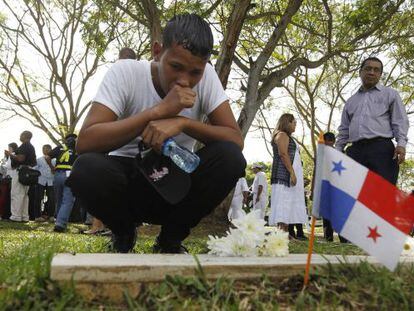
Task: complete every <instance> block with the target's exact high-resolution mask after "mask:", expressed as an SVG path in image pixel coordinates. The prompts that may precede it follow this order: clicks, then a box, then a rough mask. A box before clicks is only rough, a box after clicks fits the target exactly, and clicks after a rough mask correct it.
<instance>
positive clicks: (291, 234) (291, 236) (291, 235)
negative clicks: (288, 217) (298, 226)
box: [288, 224, 296, 239]
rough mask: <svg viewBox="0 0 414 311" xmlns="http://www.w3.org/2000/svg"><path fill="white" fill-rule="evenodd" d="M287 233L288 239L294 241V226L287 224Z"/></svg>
mask: <svg viewBox="0 0 414 311" xmlns="http://www.w3.org/2000/svg"><path fill="white" fill-rule="evenodd" d="M288 232H289V238H292V239H296V233H295V225H294V224H289V225H288Z"/></svg>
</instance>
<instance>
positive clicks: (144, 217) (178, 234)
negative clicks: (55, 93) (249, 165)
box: [67, 142, 246, 243]
mask: <svg viewBox="0 0 414 311" xmlns="http://www.w3.org/2000/svg"><path fill="white" fill-rule="evenodd" d="M197 154H198V156H199V157H200V165H199V166H198V168H197V169H196V170H195V171H194V172H193V173H192V174H191V188H190V191H189V193H188V195H187V196H186V197H185V198H184V199H183V200H182V201H181V202H179V203H177V204H175V205H171V204H170V203H168V202H166V201H165V200H164V199H163V198H162V197H161V196H160V195H159V194H158V193H157V192H156V190H155V189H154V188H153V187H152V186H151V185H150V184H149V183H148V182H147V180H146V179H145V178H144V177H143V176H142V175H141V174H139V173H137V172H136V169H135V167H134V161H135V160H134V159H132V158H125V157H114V156H107V155H103V154H98V153H87V154H83V155H81V156H79V157H78V158H77V160H76V162H75V163H74V165H73V168H72V173H71V175H70V177H69V178H68V180H67V184H68V186H69V187H71V189H72V192H73V194H74V196H75V197H77V198H78V199H80V200H81V202H82V205H83V206H84V207H85V208H86V210H87V211H88V212H89V213H90V214H92V215H94V216H95V217H97V218H98V219H100V220H102V222H103V223H105V224H106V225H107V226H108V227H109V228H110V229H111V230H112V231H113V232H114V233H116V234H122V233H125V232H127V231H128V230H131V227H134V226H135V223H139V222H147V223H152V224H160V225H162V227H161V233H160V236H159V238H160V240H162V241H164V242H167V243H168V242H169V241H171V242H176V241H182V240H184V239H185V238H186V237H187V236H188V235H189V234H190V229H191V228H193V227H195V226H196V225H197V224H198V223H199V222H200V220H201V219H202V218H203V217H204V216H206V215H208V214H209V213H210V212H211V211H213V209H214V208H215V207H216V206H217V205H218V204H219V203H220V202H221V201H222V200H223V199H224V198H225V197H226V196H227V194H228V193H229V192H230V191H231V189H232V188H233V187H234V186H235V184H236V182H237V180H238V179H239V178H240V177H242V176H244V170H245V167H246V161H245V159H244V157H243V155H242V153H241V150H240V148H239V147H238V146H237V145H236V144H234V143H231V142H213V143H210V144H208V145H207V146H205V147H204V148H202V149H200V150H199V151H198V152H197Z"/></svg>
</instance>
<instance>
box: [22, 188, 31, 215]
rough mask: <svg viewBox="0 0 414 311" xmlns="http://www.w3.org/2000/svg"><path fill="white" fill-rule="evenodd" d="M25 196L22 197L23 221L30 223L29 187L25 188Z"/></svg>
mask: <svg viewBox="0 0 414 311" xmlns="http://www.w3.org/2000/svg"><path fill="white" fill-rule="evenodd" d="M22 186H23V188H24V191H23V196H22V205H21V211H22V212H21V213H22V221H29V188H30V187H29V186H24V185H22Z"/></svg>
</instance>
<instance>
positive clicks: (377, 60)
mask: <svg viewBox="0 0 414 311" xmlns="http://www.w3.org/2000/svg"><path fill="white" fill-rule="evenodd" d="M369 60H371V61H374V62H378V63H380V64H381V73H382V69H383V67H384V65H383V64H382V61H381V60H380V59H379V58H378V57H375V56H371V57H368V58H366V59H364V60H363V62H362V64H361V67H360V68H359V69H360V70H362V68H364V66H365V63H366V62H367V61H369Z"/></svg>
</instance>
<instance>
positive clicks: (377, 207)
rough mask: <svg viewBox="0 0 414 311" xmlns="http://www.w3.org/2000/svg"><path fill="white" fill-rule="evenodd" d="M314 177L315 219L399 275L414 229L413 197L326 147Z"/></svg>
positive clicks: (320, 148) (320, 156)
mask: <svg viewBox="0 0 414 311" xmlns="http://www.w3.org/2000/svg"><path fill="white" fill-rule="evenodd" d="M315 173H316V174H315V188H314V202H313V210H312V214H313V216H315V217H324V218H327V219H329V220H330V221H331V223H332V227H333V228H334V230H335V231H336V232H338V233H339V234H340V235H342V236H343V237H345V238H346V239H348V240H349V241H351V242H352V243H354V244H355V245H358V246H359V247H361V248H362V249H363V250H365V251H366V252H367V253H368V254H370V255H372V256H375V257H376V258H377V259H378V260H379V261H380V262H381V263H383V264H384V265H385V266H386V267H387V268H388V269H390V270H394V269H395V267H396V266H397V264H398V260H399V257H400V255H401V252H402V250H403V246H404V243H405V241H406V239H407V235H408V233H409V232H410V231H411V229H412V227H413V224H414V197H413V196H411V195H409V194H407V193H405V192H403V191H400V190H398V189H397V188H396V187H395V186H394V185H392V184H391V183H389V182H388V181H386V180H385V179H384V178H382V177H381V176H379V175H377V174H376V173H374V172H372V171H370V170H368V169H367V168H366V167H364V166H362V165H361V164H359V163H357V162H355V161H354V160H352V159H351V158H350V157H348V156H346V155H345V154H344V153H342V152H339V151H337V150H335V149H334V148H332V147H329V146H325V145H323V144H319V145H318V152H317V163H316V172H315Z"/></svg>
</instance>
